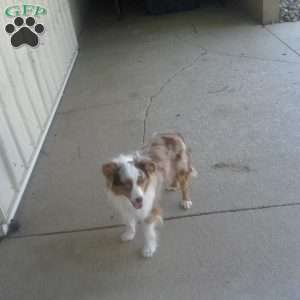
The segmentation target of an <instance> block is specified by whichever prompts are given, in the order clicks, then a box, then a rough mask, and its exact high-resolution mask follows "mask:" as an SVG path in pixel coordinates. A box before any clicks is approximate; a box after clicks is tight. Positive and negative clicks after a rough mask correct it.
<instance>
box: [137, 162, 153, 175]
mask: <svg viewBox="0 0 300 300" xmlns="http://www.w3.org/2000/svg"><path fill="white" fill-rule="evenodd" d="M134 164H135V166H136V167H137V168H139V169H141V170H143V171H144V172H145V173H146V174H147V175H150V174H152V173H154V172H155V171H156V165H155V162H154V161H152V160H151V159H140V160H136V161H135V162H134Z"/></svg>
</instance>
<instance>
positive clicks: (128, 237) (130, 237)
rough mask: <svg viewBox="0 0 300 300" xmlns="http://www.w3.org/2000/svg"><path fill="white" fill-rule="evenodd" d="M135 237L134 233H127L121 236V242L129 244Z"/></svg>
mask: <svg viewBox="0 0 300 300" xmlns="http://www.w3.org/2000/svg"><path fill="white" fill-rule="evenodd" d="M134 237H135V232H133V231H125V232H123V233H122V234H121V237H120V238H121V241H122V242H129V241H132V240H133V239H134Z"/></svg>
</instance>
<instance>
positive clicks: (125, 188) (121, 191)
mask: <svg viewBox="0 0 300 300" xmlns="http://www.w3.org/2000/svg"><path fill="white" fill-rule="evenodd" d="M131 189H132V181H131V180H130V179H128V180H126V182H121V181H120V177H119V174H115V178H114V180H113V182H112V186H111V190H112V192H113V193H114V194H115V195H122V196H125V197H127V198H128V199H130V195H131Z"/></svg>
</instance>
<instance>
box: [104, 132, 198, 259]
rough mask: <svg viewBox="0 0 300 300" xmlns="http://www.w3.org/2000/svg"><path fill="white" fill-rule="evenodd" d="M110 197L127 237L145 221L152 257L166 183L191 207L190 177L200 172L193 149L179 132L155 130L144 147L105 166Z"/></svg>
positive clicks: (146, 252) (145, 250)
mask: <svg viewBox="0 0 300 300" xmlns="http://www.w3.org/2000/svg"><path fill="white" fill-rule="evenodd" d="M102 172H103V174H104V176H105V178H106V186H107V192H108V197H109V199H110V200H111V201H112V202H113V204H114V205H115V206H116V207H117V209H118V210H119V212H120V213H121V215H122V217H123V218H124V222H125V224H126V230H125V232H124V233H123V234H122V236H121V239H122V240H123V241H130V240H132V239H133V238H134V237H135V233H136V224H137V223H138V222H141V223H142V224H143V232H144V237H145V243H144V248H143V252H142V253H143V256H144V257H151V256H152V255H153V254H154V252H155V251H156V249H157V235H156V225H157V224H159V223H162V215H161V209H160V203H159V202H160V195H161V190H162V187H163V186H164V187H166V188H167V189H173V190H175V189H179V190H180V192H181V194H182V200H181V206H182V207H183V208H184V209H189V208H191V206H192V200H191V198H190V196H189V190H188V186H189V181H190V178H191V177H193V176H196V174H197V173H196V171H195V169H194V168H193V166H192V163H191V154H190V150H189V148H188V147H187V145H186V144H185V142H184V139H183V137H182V136H181V135H180V134H178V133H167V134H155V135H154V136H153V137H152V138H151V139H150V141H149V143H148V144H146V145H144V146H143V147H142V149H141V150H139V151H137V152H135V153H134V154H130V155H123V154H122V155H120V156H118V157H116V158H115V159H113V160H112V161H110V162H108V163H106V164H104V165H103V166H102Z"/></svg>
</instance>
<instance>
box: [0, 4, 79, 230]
mask: <svg viewBox="0 0 300 300" xmlns="http://www.w3.org/2000/svg"><path fill="white" fill-rule="evenodd" d="M16 3H19V4H21V3H22V1H13V0H1V2H0V13H1V14H2V16H3V15H4V10H5V8H6V7H8V6H11V5H16ZM28 4H32V5H38V4H39V5H42V6H43V7H45V8H46V9H47V16H42V17H41V18H37V19H36V20H37V22H41V23H42V24H44V26H45V29H46V30H45V32H44V33H43V34H42V36H41V39H40V45H39V46H38V47H37V48H31V47H28V46H21V47H19V48H18V49H16V48H13V47H12V46H11V44H10V38H9V36H8V34H7V33H6V32H5V31H4V27H5V25H6V24H7V23H10V22H13V18H8V17H2V16H1V18H0V28H1V29H0V224H1V222H2V223H3V221H5V222H9V221H10V219H11V218H12V217H13V215H14V213H15V211H16V208H17V206H18V204H19V201H20V199H21V196H22V194H23V191H24V189H25V187H26V184H27V181H28V178H29V176H30V174H31V172H32V169H33V166H34V164H35V161H36V158H37V156H38V154H39V151H40V148H41V146H42V143H43V141H44V138H45V136H46V133H47V130H48V128H49V126H50V124H51V121H52V118H53V115H54V113H55V111H56V108H57V106H58V103H59V100H60V98H61V95H62V92H63V89H64V86H65V83H66V80H67V78H68V76H69V73H70V71H71V69H72V66H73V63H74V61H75V58H76V55H77V49H78V44H77V37H76V33H75V30H74V26H73V21H72V17H71V11H70V7H69V1H68V0H49V1H47V0H39V1H37V0H32V1H30V3H29V2H28ZM73 6H74V3H73ZM1 218H2V219H3V218H4V220H1Z"/></svg>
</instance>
